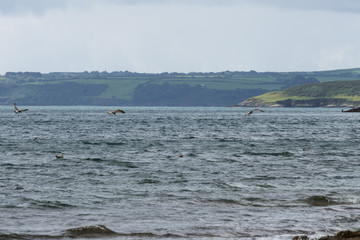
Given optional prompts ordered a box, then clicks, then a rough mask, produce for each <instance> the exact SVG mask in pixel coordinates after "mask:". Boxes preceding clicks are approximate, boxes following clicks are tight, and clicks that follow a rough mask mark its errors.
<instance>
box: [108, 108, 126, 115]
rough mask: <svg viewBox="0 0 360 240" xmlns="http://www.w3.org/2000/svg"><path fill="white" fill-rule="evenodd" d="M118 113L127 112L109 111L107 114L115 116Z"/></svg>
mask: <svg viewBox="0 0 360 240" xmlns="http://www.w3.org/2000/svg"><path fill="white" fill-rule="evenodd" d="M116 113H125V112H124V111H123V110H120V109H117V110H115V111H112V110H109V111H108V112H107V114H114V115H116Z"/></svg>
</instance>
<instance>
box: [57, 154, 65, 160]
mask: <svg viewBox="0 0 360 240" xmlns="http://www.w3.org/2000/svg"><path fill="white" fill-rule="evenodd" d="M55 157H56V158H58V159H59V158H64V153H61V155H55Z"/></svg>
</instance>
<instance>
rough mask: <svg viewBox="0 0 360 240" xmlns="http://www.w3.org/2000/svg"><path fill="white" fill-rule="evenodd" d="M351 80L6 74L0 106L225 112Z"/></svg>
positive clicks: (276, 75) (339, 74)
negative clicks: (302, 88)
mask: <svg viewBox="0 0 360 240" xmlns="http://www.w3.org/2000/svg"><path fill="white" fill-rule="evenodd" d="M355 79H360V69H347V70H335V71H320V72H255V71H249V72H238V71H236V72H231V71H225V72H215V73H214V72H208V73H196V72H193V73H167V72H165V73H158V74H155V73H134V72H128V71H119V72H111V73H108V72H98V71H93V72H54V73H39V72H8V73H6V74H5V75H4V76H0V104H1V105H8V104H12V103H13V102H17V103H19V104H22V105H129V106H229V105H234V104H236V103H238V102H241V101H243V100H245V99H247V98H251V97H254V96H257V95H260V94H263V93H267V92H272V91H278V90H283V89H287V88H289V87H291V86H296V85H302V84H308V83H319V82H327V81H336V80H341V81H344V80H355ZM292 91H294V90H292Z"/></svg>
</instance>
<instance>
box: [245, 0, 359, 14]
mask: <svg viewBox="0 0 360 240" xmlns="http://www.w3.org/2000/svg"><path fill="white" fill-rule="evenodd" d="M246 1H247V2H248V3H253V4H258V5H265V6H266V5H267V6H273V7H278V8H288V9H298V10H320V11H331V12H349V13H360V1H358V0H271V1H268V0H246Z"/></svg>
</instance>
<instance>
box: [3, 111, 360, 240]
mask: <svg viewBox="0 0 360 240" xmlns="http://www.w3.org/2000/svg"><path fill="white" fill-rule="evenodd" d="M28 108H29V109H30V110H29V111H28V112H25V113H21V114H15V113H13V111H12V110H13V109H12V107H0V150H1V155H0V239H40V238H41V239H59V238H60V239H62V238H64V239H65V238H78V239H82V238H87V237H94V238H98V239H103V238H107V237H109V238H111V239H149V238H151V239H182V238H190V239H234V238H238V239H244V240H245V239H292V237H294V236H296V235H303V234H306V235H308V236H312V237H313V238H316V237H319V236H322V235H327V234H333V233H335V232H337V231H339V230H345V229H351V230H355V229H358V228H359V221H360V187H359V185H360V177H359V176H360V155H359V150H360V149H359V142H360V128H359V124H360V114H357V113H341V112H340V109H300V108H292V109H282V108H276V109H275V108H272V109H265V112H264V113H258V112H256V113H254V114H253V115H251V116H249V117H247V118H245V117H244V113H245V112H247V111H248V110H249V109H246V108H140V107H137V108H135V107H127V108H124V110H125V111H126V114H119V115H116V116H113V115H107V114H106V111H107V108H103V107H28ZM309 147H310V149H308V148H309ZM304 149H305V150H304ZM61 152H63V153H64V154H65V159H56V158H55V155H59V154H60V153H61ZM179 153H182V155H183V157H182V158H179V157H178V154H179ZM98 225H104V226H98Z"/></svg>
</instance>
